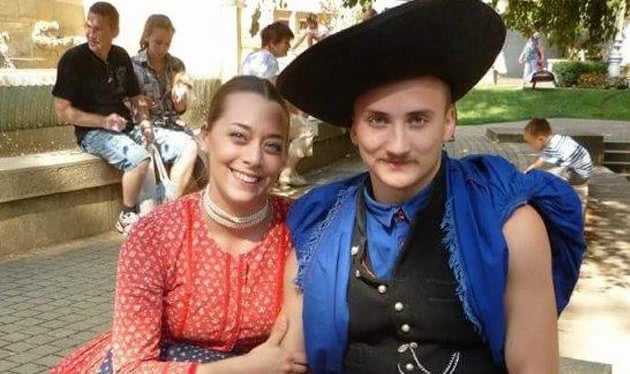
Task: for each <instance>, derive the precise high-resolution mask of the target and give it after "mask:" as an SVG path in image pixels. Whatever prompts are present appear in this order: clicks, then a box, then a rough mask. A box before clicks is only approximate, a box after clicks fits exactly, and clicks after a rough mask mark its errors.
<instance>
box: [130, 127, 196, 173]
mask: <svg viewBox="0 0 630 374" xmlns="http://www.w3.org/2000/svg"><path fill="white" fill-rule="evenodd" d="M130 136H131V137H132V139H133V140H134V141H136V142H137V143H139V144H142V134H141V133H140V130H138V128H137V127H136V128H134V129H133V131H131V133H130ZM153 137H154V139H155V140H154V141H155V144H156V145H157V148H158V149H159V150H160V155H161V156H162V161H163V162H164V163H165V164H168V163H176V162H177V161H179V159H180V157H181V155H182V153H184V151H185V150H186V147H187V146H188V144H190V142H194V140H193V138H192V137H191V136H190V135H188V134H187V133H185V132H184V131H177V130H171V129H165V128H162V127H157V126H153Z"/></svg>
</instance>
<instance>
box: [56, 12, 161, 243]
mask: <svg viewBox="0 0 630 374" xmlns="http://www.w3.org/2000/svg"><path fill="white" fill-rule="evenodd" d="M117 35H118V12H117V11H116V8H114V7H113V6H112V5H111V4H109V3H106V2H97V3H94V5H92V6H91V7H90V10H89V12H88V19H87V23H86V37H87V43H85V44H82V45H79V46H77V47H74V48H72V49H70V50H68V51H67V52H66V53H65V54H64V55H63V56H62V57H61V59H60V60H59V65H58V68H57V81H56V82H55V86H54V88H53V91H52V94H53V96H55V111H56V113H57V115H58V116H59V117H60V118H61V120H63V121H65V122H67V123H70V124H72V125H74V126H75V134H76V136H77V142H78V144H79V146H80V147H81V149H83V150H84V151H86V152H88V153H91V154H94V155H97V156H99V157H102V158H103V159H105V160H106V161H107V162H108V163H109V164H110V165H112V166H114V167H115V168H117V169H119V170H121V171H122V172H123V177H122V190H123V211H122V212H121V213H120V216H119V219H118V222H117V223H116V229H117V230H118V231H120V232H121V233H127V232H128V231H129V229H130V228H131V226H132V225H133V224H134V223H135V222H136V221H137V220H138V216H137V214H136V207H135V205H136V201H137V198H138V194H139V192H140V188H141V186H142V183H143V181H144V176H145V174H146V172H147V169H148V166H149V154H148V153H147V151H146V150H145V148H144V146H143V145H141V144H138V143H136V142H134V140H133V139H134V138H135V139H138V138H140V137H141V136H140V134H139V133H138V132H141V133H142V137H144V139H146V140H151V139H152V136H153V132H152V129H151V122H150V121H148V116H147V109H146V105H145V103H144V102H143V100H142V99H141V96H140V88H139V86H138V81H137V79H136V76H135V74H134V71H133V66H132V64H131V60H130V58H129V55H128V54H127V52H125V50H124V49H122V48H120V47H118V46H115V45H112V41H113V39H114V37H116V36H117ZM126 100H130V101H131V104H132V106H133V107H134V108H137V110H138V113H136V115H135V116H132V114H131V113H130V110H129V109H128V105H126V104H125V102H126ZM132 117H136V118H132ZM133 120H136V121H137V122H140V126H139V127H134V125H133V122H134V121H133Z"/></svg>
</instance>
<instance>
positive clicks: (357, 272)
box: [354, 270, 361, 278]
mask: <svg viewBox="0 0 630 374" xmlns="http://www.w3.org/2000/svg"><path fill="white" fill-rule="evenodd" d="M354 276H355V277H357V278H361V271H360V270H357V271H355V272H354Z"/></svg>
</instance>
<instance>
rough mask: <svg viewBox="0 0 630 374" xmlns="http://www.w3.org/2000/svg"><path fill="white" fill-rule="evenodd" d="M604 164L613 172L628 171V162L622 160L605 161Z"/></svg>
mask: <svg viewBox="0 0 630 374" xmlns="http://www.w3.org/2000/svg"><path fill="white" fill-rule="evenodd" d="M604 166H605V167H607V168H609V169H610V170H612V171H614V172H615V173H623V174H627V173H630V162H624V161H605V162H604Z"/></svg>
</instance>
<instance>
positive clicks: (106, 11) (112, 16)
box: [88, 1, 120, 30]
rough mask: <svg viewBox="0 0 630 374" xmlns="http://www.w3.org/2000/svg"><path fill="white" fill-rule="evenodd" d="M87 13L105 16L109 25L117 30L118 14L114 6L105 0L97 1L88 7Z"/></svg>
mask: <svg viewBox="0 0 630 374" xmlns="http://www.w3.org/2000/svg"><path fill="white" fill-rule="evenodd" d="M88 13H92V14H96V15H99V16H101V17H105V18H107V19H108V20H109V25H110V26H111V27H112V30H118V22H119V19H120V17H119V15H118V11H117V10H116V8H115V7H114V6H113V5H112V4H110V3H108V2H105V1H98V2H96V3H94V4H92V6H91V7H90V9H89V11H88Z"/></svg>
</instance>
